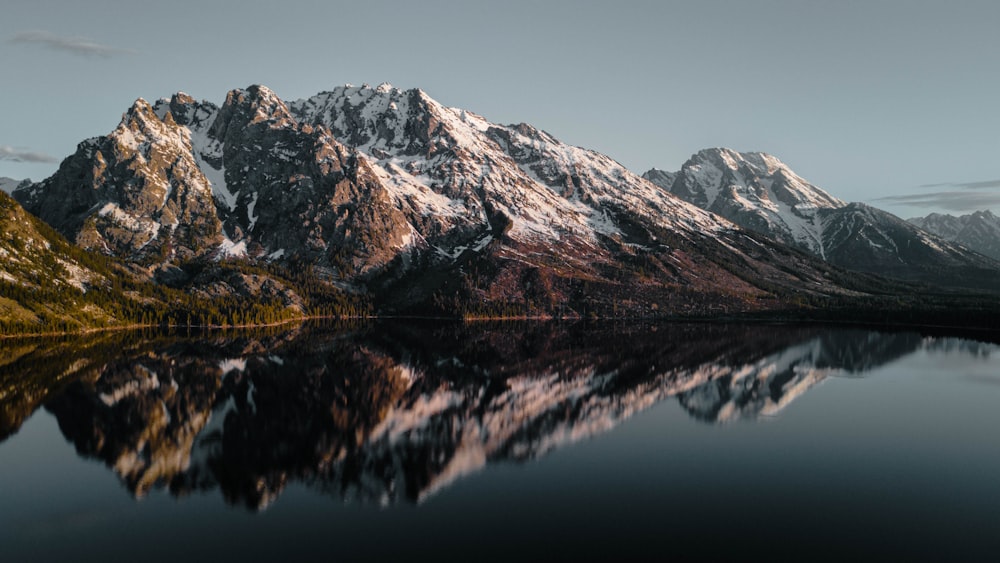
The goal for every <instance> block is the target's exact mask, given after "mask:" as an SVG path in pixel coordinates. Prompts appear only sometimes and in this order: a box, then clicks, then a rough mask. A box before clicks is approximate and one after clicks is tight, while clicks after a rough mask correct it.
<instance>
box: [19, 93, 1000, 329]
mask: <svg viewBox="0 0 1000 563" xmlns="http://www.w3.org/2000/svg"><path fill="white" fill-rule="evenodd" d="M645 176H646V177H645V178H644V177H640V176H638V175H636V174H634V173H632V172H630V171H629V170H627V169H625V168H624V167H623V166H622V165H620V164H619V163H617V162H615V161H614V160H613V159H611V158H609V157H607V156H605V155H602V154H599V153H596V152H594V151H589V150H586V149H582V148H579V147H573V146H570V145H567V144H565V143H562V142H560V141H559V140H557V139H555V138H554V137H552V136H551V135H549V134H548V133H546V132H544V131H541V130H539V129H537V128H535V127H532V126H530V125H527V124H523V123H522V124H516V125H498V124H494V123H491V122H489V121H487V120H486V119H485V118H483V117H482V116H479V115H476V114H474V113H472V112H468V111H465V110H462V109H457V108H448V107H444V106H442V105H441V104H439V103H438V102H436V101H435V100H433V99H432V98H431V97H430V96H428V95H427V94H426V93H425V92H423V91H421V90H418V89H413V90H405V91H404V90H399V89H397V88H393V87H392V86H390V85H387V84H382V85H380V86H378V87H370V86H367V85H365V86H361V87H354V86H344V87H340V88H337V89H334V90H332V91H329V92H323V93H320V94H317V95H316V96H313V97H310V98H307V99H303V100H297V101H293V102H286V101H284V100H282V99H280V98H279V97H278V96H277V95H276V94H275V93H274V92H272V91H271V90H270V89H268V88H266V87H264V86H251V87H248V88H246V89H237V90H232V91H231V92H229V93H228V95H227V96H226V99H225V101H224V102H223V103H222V104H221V105H216V104H214V103H211V102H207V101H196V100H195V99H193V98H192V97H190V96H188V95H186V94H184V93H177V94H175V95H173V96H172V97H170V98H169V99H166V98H165V99H161V100H158V101H156V102H154V103H152V104H150V103H148V102H146V101H145V100H142V99H139V100H137V101H136V102H135V103H134V104H133V105H132V106H131V107H130V108H129V109H128V110H127V111H126V112H125V113H124V114H123V116H122V119H121V122H120V124H119V125H118V127H116V128H115V130H114V131H112V132H111V133H109V134H108V135H104V136H101V137H95V138H92V139H88V140H85V141H83V142H82V143H80V144H79V146H78V147H77V150H76V152H75V153H74V154H73V155H71V156H69V157H67V158H66V159H65V160H64V161H63V162H62V163H61V165H60V166H59V169H58V171H57V172H56V173H55V174H54V175H53V176H51V177H49V178H47V179H45V180H43V181H41V182H38V183H29V182H23V183H19V185H18V186H17V187H16V189H14V190H13V197H14V198H15V199H16V200H17V201H18V202H19V203H20V204H21V205H23V206H24V208H25V209H27V211H29V212H30V213H32V214H34V215H35V216H37V217H38V218H40V219H42V220H43V221H44V222H45V223H47V224H48V225H50V226H51V227H52V228H54V229H55V230H56V231H58V233H60V234H61V235H62V236H64V237H65V238H66V239H68V240H69V241H70V242H72V243H73V244H74V245H75V247H76V248H78V249H82V250H83V251H86V253H88V254H89V255H93V256H103V257H106V258H107V260H108V261H109V262H108V263H107V264H108V266H107V268H105V269H107V270H108V272H113V274H110V275H109V274H108V273H107V272H103V273H101V272H93V273H88V272H84V271H81V272H79V273H78V276H77V277H79V278H81V279H84V278H85V279H87V280H97V281H94V282H87V283H79V284H76V285H77V286H78V287H77V289H78V290H79V291H81V292H88V291H92V290H93V289H95V288H97V289H103V290H106V291H113V290H114V291H118V290H119V289H120V288H121V287H124V286H130V287H133V291H132V292H131V293H128V292H126V293H123V294H122V295H121V296H120V297H121V299H123V300H126V301H128V302H129V303H133V304H134V303H139V304H140V305H134V306H129V307H126V309H127V310H128V311H131V312H122V313H120V314H118V315H117V317H115V316H114V315H112V317H114V318H112V319H109V321H108V322H114V321H115V320H117V321H120V322H126V321H131V322H135V321H136V320H137V319H136V318H135V317H136V315H142V316H143V317H144V318H146V319H152V321H153V322H156V323H161V324H162V323H166V324H183V323H184V322H185V320H187V322H188V323H190V322H192V321H191V319H192V318H194V319H195V321H194V322H196V323H198V324H204V323H208V324H217V323H219V322H222V323H227V322H228V323H230V324H231V323H233V322H239V321H237V320H236V319H233V318H231V315H232V314H233V311H235V310H237V309H239V308H240V307H245V306H246V305H247V304H248V303H253V302H259V301H261V300H262V299H266V300H267V302H268V306H267V309H266V310H264V311H258V313H260V315H250V316H247V315H245V314H242V315H240V318H241V319H242V320H243V321H246V320H248V319H250V320H251V321H252V319H251V317H258V316H261V315H265V316H267V317H268V318H269V319H280V318H286V317H290V316H294V315H296V314H309V313H323V312H326V311H329V309H328V308H327V309H324V308H323V307H324V304H325V303H329V302H331V300H332V301H336V302H337V303H339V304H345V303H346V304H349V308H350V310H351V311H354V312H360V311H366V312H367V313H370V312H376V313H380V314H419V315H438V316H440V315H444V316H461V317H466V318H469V317H497V316H502V317H554V316H556V317H582V316H597V317H609V316H628V317H661V316H668V317H676V316H690V315H701V316H705V315H712V316H717V315H720V314H739V313H747V312H761V311H775V310H782V311H783V310H790V309H795V310H807V311H808V310H817V309H821V310H830V309H835V308H838V307H842V308H847V309H852V310H853V309H858V308H878V307H881V306H883V305H885V304H886V303H889V302H891V303H896V304H897V305H899V300H898V296H899V295H904V294H913V293H914V292H919V291H923V289H921V287H920V286H914V285H912V284H911V283H910V282H918V283H932V284H939V285H951V286H959V287H972V288H977V289H994V290H995V289H996V288H997V287H1000V264H998V263H997V262H996V261H993V260H990V259H988V258H986V257H983V256H981V255H978V254H975V253H970V252H968V251H967V250H965V249H963V248H961V247H960V246H957V245H954V244H951V243H948V242H946V241H943V240H941V239H938V238H935V237H934V236H932V235H929V234H927V233H925V232H924V231H921V230H920V229H918V228H916V227H914V226H913V225H910V224H908V223H905V222H903V221H902V220H898V219H896V218H895V217H893V216H891V215H889V214H887V213H885V212H882V211H879V210H876V209H874V208H870V207H867V206H864V205H861V204H845V203H844V202H842V201H840V200H838V199H836V198H834V197H832V196H830V195H829V194H826V193H825V192H823V191H822V190H819V189H818V188H816V187H815V186H812V185H811V184H808V183H807V182H805V181H804V180H802V179H801V178H799V177H798V176H796V175H795V174H794V173H793V172H791V171H790V170H789V169H788V168H787V167H786V166H784V165H783V164H781V163H780V162H779V161H777V159H775V158H773V157H770V156H768V155H763V154H759V153H748V154H740V153H736V152H733V151H728V150H725V149H713V150H709V151H702V152H701V153H699V154H697V155H695V156H694V157H693V158H692V159H691V160H690V161H689V162H688V163H686V164H685V165H684V167H683V168H682V170H681V171H679V172H677V173H661V172H658V171H651V172H649V173H647V174H646V175H645ZM60 248H62V247H60ZM53 260H55V261H57V262H58V261H59V260H62V261H64V262H65V261H67V260H66V259H65V258H62V257H55V258H53ZM2 268H7V266H6V265H0V273H2ZM844 268H850V269H853V270H856V271H861V272H868V273H871V274H876V275H859V274H857V273H854V272H848V271H847V270H845V269H844ZM22 269H23V268H22ZM39 271H41V270H39ZM56 275H57V274H56ZM101 276H103V278H102V277H101ZM878 276H893V277H895V278H898V279H901V280H905V281H904V282H896V281H890V280H887V279H884V278H881V277H878ZM3 277H4V279H7V278H13V276H12V275H11V274H10V273H9V272H7V273H6V274H4V275H3ZM102 280H103V281H102ZM7 281H8V282H10V283H21V282H19V281H17V280H16V279H13V281H12V280H10V279H7ZM143 284H147V285H152V286H154V287H156V288H157V289H155V290H149V289H142V290H141V291H140V289H139V288H140V287H144V286H143ZM37 285H38V284H36V286H37ZM171 291H172V292H174V293H170V292H171ZM142 294H145V296H143V295H142ZM150 294H155V295H150ZM178 295H181V296H186V297H183V298H182V297H178ZM183 299H187V300H186V301H184V307H185V308H186V312H185V313H184V314H176V313H173V312H171V309H172V308H176V307H177V304H178V302H179V300H183ZM196 299H203V300H211V301H212V302H213V303H214V305H213V306H212V307H211V308H212V310H213V311H218V314H214V313H213V314H212V315H204V314H200V313H198V312H199V311H202V310H204V309H205V308H204V307H202V306H201V305H199V304H198V303H196V302H195V301H193V300H196ZM227 299H236V300H237V301H238V303H235V304H234V303H229V302H228V301H226V300H227ZM150 300H152V302H155V303H156V304H158V305H157V306H156V307H153V306H152V305H150V304H149V303H150ZM920 302H921V300H919V299H918V300H914V301H913V302H912V303H910V304H904V305H903V307H904V308H906V307H910V306H917V305H919V303H920ZM921 306H922V305H921ZM976 307H978V305H976ZM35 309H37V307H36V308H35ZM337 310H338V311H341V310H344V309H342V308H338V309H337ZM35 313H36V317H39V318H40V315H38V314H37V313H38V312H37V310H36V311H35ZM192 313H194V317H192ZM367 313H366V314H367ZM124 317H128V318H124ZM83 324H85V323H83Z"/></svg>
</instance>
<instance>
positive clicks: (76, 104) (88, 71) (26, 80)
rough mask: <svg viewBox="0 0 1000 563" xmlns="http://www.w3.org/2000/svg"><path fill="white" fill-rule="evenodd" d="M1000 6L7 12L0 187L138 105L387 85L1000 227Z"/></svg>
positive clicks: (876, 1) (912, 211)
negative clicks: (764, 163) (256, 89)
mask: <svg viewBox="0 0 1000 563" xmlns="http://www.w3.org/2000/svg"><path fill="white" fill-rule="evenodd" d="M998 28H1000V2H996V1H995V0H988V1H962V0H950V1H943V0H942V1H936V2H930V1H921V0H864V1H854V0H837V1H832V0H831V1H810V0H798V1H791V0H787V1H786V0H732V1H718V0H699V1H694V0H691V1H683V2H680V1H678V2H671V1H665V0H660V1H650V2H645V1H628V0H618V1H615V2H612V1H610V0H609V1H603V2H589V1H586V0H576V1H563V0H544V1H540V0H534V1H521V0H504V1H502V2H501V1H493V2H477V1H475V0H464V1H445V0H422V1H420V2H412V1H394V2H390V1H379V0H366V1H363V2H362V1H357V0H355V1H352V2H338V1H323V0H315V1H309V0H282V1H280V2H278V1H263V0H241V1H239V2H229V1H213V0H197V1H192V0H173V1H171V2H162V1H160V2H146V1H144V0H130V1H127V2H125V1H118V0H88V1H87V2H79V1H76V0H72V1H71V0H63V1H52V0H3V5H2V6H0V71H2V84H3V86H2V87H0V176H6V177H10V178H15V179H22V178H26V177H30V178H32V179H35V180H40V179H43V178H45V177H47V176H48V175H50V174H52V173H53V172H54V171H55V170H56V168H57V167H58V164H59V161H60V160H62V159H63V158H65V157H66V156H69V155H70V154H72V153H73V151H74V150H75V148H76V145H77V143H79V142H80V141H82V140H84V139H86V138H88V137H93V136H98V135H104V134H107V133H109V132H110V131H111V130H112V129H114V127H115V126H116V125H117V124H118V121H119V120H120V119H121V115H122V113H123V112H124V111H125V110H126V109H127V108H128V107H129V106H130V105H131V104H132V102H133V101H134V100H135V99H136V98H139V97H142V98H145V99H147V100H150V101H152V100H156V99H159V98H162V97H169V96H170V95H171V94H173V93H174V92H177V91H184V92H187V93H189V94H191V95H192V96H194V97H196V98H199V99H207V100H209V101H212V102H215V103H217V104H221V103H222V102H223V101H224V100H225V96H226V93H227V92H228V91H229V90H232V89H234V88H245V87H247V86H249V85H251V84H264V85H266V86H268V87H270V88H271V89H272V90H274V91H275V92H276V93H277V94H278V95H279V96H281V97H282V98H284V99H286V100H295V99H299V98H305V97H308V96H311V95H313V94H316V93H318V92H320V91H324V90H329V89H332V88H333V87H336V86H339V85H343V84H347V83H351V84H363V83H368V84H372V85H375V84H379V83H382V82H389V83H391V84H393V85H394V86H397V87H399V88H403V89H407V88H421V89H423V90H424V91H425V92H427V93H428V94H429V95H430V96H431V97H433V98H435V99H437V100H438V101H439V102H441V103H443V104H445V105H447V106H453V107H461V108H464V109H467V110H470V111H473V112H475V113H478V114H481V115H483V116H484V117H486V118H487V119H489V120H490V121H493V122H497V123H504V124H506V123H520V122H526V123H530V124H532V125H535V126H536V127H539V128H541V129H544V130H546V131H547V132H549V133H550V134H552V135H553V136H555V137H557V138H559V139H560V140H562V141H565V142H567V143H570V144H573V145H577V146H582V147H585V148H589V149H594V150H597V151H600V152H602V153H605V154H607V155H609V156H611V157H612V158H614V159H616V160H618V161H619V162H621V163H622V164H624V165H625V166H627V167H628V168H629V169H631V170H632V171H634V172H637V173H642V172H644V171H646V170H648V169H649V168H653V167H656V168H660V169H663V170H677V169H679V168H680V167H681V166H682V165H683V164H684V162H685V161H686V160H687V159H688V158H689V157H690V156H691V155H692V154H693V153H695V152H697V151H698V150H700V149H703V148H708V147H729V148H732V149H735V150H739V151H763V152H767V153H770V154H773V155H775V156H776V157H778V158H779V159H781V160H782V161H784V162H785V163H786V164H788V165H789V166H790V167H791V168H792V169H793V170H794V171H795V172H797V173H798V174H799V175H800V176H802V177H803V178H805V179H806V180H808V181H810V182H812V183H813V184H815V185H817V186H819V187H821V188H823V189H825V190H827V191H828V192H830V193H832V194H833V195H835V196H837V197H839V198H841V199H845V200H848V201H862V202H866V203H869V204H872V205H875V206H878V207H881V208H883V209H886V210H888V211H891V212H893V213H896V214H897V215H900V216H902V217H913V216H918V215H926V214H928V213H931V212H947V213H952V214H959V213H968V212H970V211H973V210H977V209H991V210H992V211H994V212H995V213H998V214H1000V96H998V94H1000V32H998Z"/></svg>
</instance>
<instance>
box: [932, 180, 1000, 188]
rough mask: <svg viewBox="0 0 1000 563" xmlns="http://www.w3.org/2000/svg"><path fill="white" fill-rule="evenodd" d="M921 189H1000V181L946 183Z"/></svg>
mask: <svg viewBox="0 0 1000 563" xmlns="http://www.w3.org/2000/svg"><path fill="white" fill-rule="evenodd" d="M919 187H921V188H956V189H967V190H984V189H988V188H1000V180H986V181H985V182H944V183H942V184H923V185H921V186H919Z"/></svg>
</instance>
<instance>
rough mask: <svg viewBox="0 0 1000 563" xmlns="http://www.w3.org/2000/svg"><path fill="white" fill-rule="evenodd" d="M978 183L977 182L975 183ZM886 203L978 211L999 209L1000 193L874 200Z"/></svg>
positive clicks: (957, 192)
mask: <svg viewBox="0 0 1000 563" xmlns="http://www.w3.org/2000/svg"><path fill="white" fill-rule="evenodd" d="M976 183H979V182H976ZM875 201H882V202H886V203H894V204H899V205H911V206H913V207H923V208H930V209H947V210H948V211H967V212H968V211H979V210H982V209H990V208H992V209H996V208H998V207H1000V193H998V192H989V191H982V189H981V188H980V189H966V190H951V191H946V192H929V193H919V194H909V195H894V196H886V197H880V198H877V199H875Z"/></svg>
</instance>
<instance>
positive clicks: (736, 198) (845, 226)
mask: <svg viewBox="0 0 1000 563" xmlns="http://www.w3.org/2000/svg"><path fill="white" fill-rule="evenodd" d="M644 177H646V178H647V179H649V180H650V181H651V182H654V183H657V184H658V185H660V186H661V187H663V188H665V189H667V190H669V191H670V192H671V193H673V194H674V195H677V196H678V197H680V198H682V199H684V200H685V201H688V202H691V203H693V204H695V205H697V206H699V207H701V208H703V209H706V210H709V211H712V212H713V213H718V214H719V215H721V216H723V217H725V218H727V219H729V220H731V221H733V222H734V223H736V224H738V225H740V226H742V227H745V228H747V229H751V230H753V231H756V232H759V233H761V234H764V235H766V236H768V237H771V238H773V239H775V240H778V241H781V242H784V243H786V244H791V245H793V246H796V247H798V248H801V249H803V250H806V251H807V252H810V253H811V254H813V255H815V256H817V257H819V258H822V259H824V260H826V261H828V262H830V263H831V264H834V265H837V266H840V267H843V268H847V269H852V270H857V271H861V272H868V273H873V274H878V275H883V276H888V277H894V278H898V279H902V280H909V281H917V282H925V283H932V284H937V285H945V286H955V287H966V288H976V289H988V290H996V289H997V288H998V287H1000V262H998V261H996V260H991V259H988V258H986V257H983V256H981V255H978V254H976V253H973V252H969V251H968V250H966V249H965V248H963V247H961V246H959V245H956V244H952V243H950V242H948V241H947V240H944V239H943V238H939V237H937V236H935V235H933V234H930V233H928V232H926V231H924V230H921V229H920V228H917V227H915V226H914V225H911V224H909V223H906V222H905V221H903V220H902V219H899V218H898V217H896V216H894V215H892V214H890V213H887V212H885V211H882V210H880V209H876V208H873V207H870V206H867V205H864V204H861V203H851V204H848V203H846V202H844V201H842V200H839V199H837V198H835V197H833V196H831V195H830V194H829V193H827V192H825V191H823V190H822V189H820V188H818V187H816V186H814V185H812V184H810V183H808V182H807V181H805V180H804V179H802V178H801V177H799V176H798V175H796V174H795V173H794V172H792V171H791V169H789V168H788V166H786V165H785V164H784V163H782V162H781V161H779V160H778V159H777V158H775V157H773V156H771V155H768V154H764V153H740V152H736V151H733V150H730V149H706V150H703V151H701V152H699V153H697V154H695V155H694V156H692V157H691V159H689V160H688V161H687V162H686V163H685V164H684V166H683V167H682V168H681V170H680V171H679V172H677V173H673V174H668V173H664V172H662V171H659V170H655V169H654V170H650V171H649V172H647V173H646V174H644Z"/></svg>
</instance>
